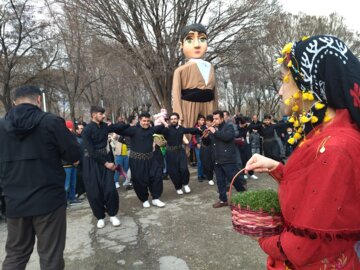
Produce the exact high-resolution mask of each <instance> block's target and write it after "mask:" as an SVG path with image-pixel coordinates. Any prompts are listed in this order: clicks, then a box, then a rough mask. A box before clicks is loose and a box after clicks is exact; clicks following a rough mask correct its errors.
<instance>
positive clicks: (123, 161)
mask: <svg viewBox="0 0 360 270" xmlns="http://www.w3.org/2000/svg"><path fill="white" fill-rule="evenodd" d="M115 164H116V165H120V166H121V167H122V168H123V170H124V172H125V173H127V171H128V170H129V157H128V156H127V155H126V156H122V155H120V156H115ZM119 176H120V174H119V172H118V171H115V174H114V181H115V183H119Z"/></svg>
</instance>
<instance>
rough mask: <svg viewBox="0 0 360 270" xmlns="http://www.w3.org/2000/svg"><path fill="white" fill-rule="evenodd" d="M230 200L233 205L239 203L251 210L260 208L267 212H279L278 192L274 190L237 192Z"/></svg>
mask: <svg viewBox="0 0 360 270" xmlns="http://www.w3.org/2000/svg"><path fill="white" fill-rule="evenodd" d="M231 202H232V203H233V204H235V205H239V204H240V205H241V207H243V208H246V207H247V206H249V208H250V209H251V210H255V211H257V210H260V209H262V210H263V211H264V212H267V213H280V211H281V210H280V204H279V198H278V194H277V192H276V191H274V190H270V189H267V190H254V191H246V192H239V193H238V194H236V195H235V196H233V197H232V198H231Z"/></svg>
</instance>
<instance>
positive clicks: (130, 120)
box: [128, 115, 136, 124]
mask: <svg viewBox="0 0 360 270" xmlns="http://www.w3.org/2000/svg"><path fill="white" fill-rule="evenodd" d="M135 119H136V117H135V116H134V115H130V116H129V119H128V122H129V124H130V123H131V122H132V121H133V120H135Z"/></svg>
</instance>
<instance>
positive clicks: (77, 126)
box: [75, 122, 84, 130]
mask: <svg viewBox="0 0 360 270" xmlns="http://www.w3.org/2000/svg"><path fill="white" fill-rule="evenodd" d="M79 126H83V127H84V124H83V123H81V122H80V123H77V124H75V130H78V129H79Z"/></svg>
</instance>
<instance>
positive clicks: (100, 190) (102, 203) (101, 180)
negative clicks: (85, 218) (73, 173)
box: [82, 157, 119, 219]
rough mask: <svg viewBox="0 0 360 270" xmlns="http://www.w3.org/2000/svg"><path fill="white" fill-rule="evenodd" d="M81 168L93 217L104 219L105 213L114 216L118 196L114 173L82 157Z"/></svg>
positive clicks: (117, 205) (92, 160) (117, 206)
mask: <svg viewBox="0 0 360 270" xmlns="http://www.w3.org/2000/svg"><path fill="white" fill-rule="evenodd" d="M82 166H83V174H82V175H83V180H84V184H85V189H86V194H87V198H88V200H89V203H90V207H91V210H92V211H93V214H94V216H95V217H96V218H97V219H104V218H105V212H107V213H108V214H109V216H115V215H116V214H117V213H118V211H119V194H118V193H117V190H116V188H115V183H114V172H113V171H111V170H109V169H107V168H106V167H105V166H104V165H102V164H100V163H98V162H96V161H95V160H94V159H92V158H89V157H84V159H83V165H82Z"/></svg>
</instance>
